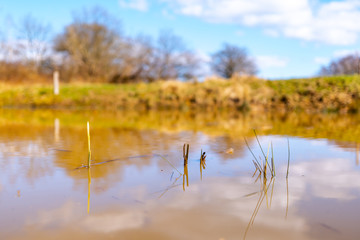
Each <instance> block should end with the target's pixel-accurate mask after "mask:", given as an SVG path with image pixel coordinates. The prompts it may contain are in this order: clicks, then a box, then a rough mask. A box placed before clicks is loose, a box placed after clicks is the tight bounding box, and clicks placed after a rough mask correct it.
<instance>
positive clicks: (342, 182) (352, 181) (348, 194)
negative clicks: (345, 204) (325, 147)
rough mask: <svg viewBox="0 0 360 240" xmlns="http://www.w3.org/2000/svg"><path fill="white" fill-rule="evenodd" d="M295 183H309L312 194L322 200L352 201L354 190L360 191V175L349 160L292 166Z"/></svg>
mask: <svg viewBox="0 0 360 240" xmlns="http://www.w3.org/2000/svg"><path fill="white" fill-rule="evenodd" d="M291 171H292V172H294V173H295V174H301V175H302V174H303V175H304V177H293V178H294V181H298V182H300V181H303V182H305V183H307V184H308V185H309V186H310V187H311V189H312V194H313V195H314V196H317V197H321V198H336V199H338V200H339V199H342V200H350V199H353V198H354V197H355V196H354V195H353V194H354V193H353V189H360V173H359V172H357V171H354V170H353V162H352V161H350V160H348V159H326V160H316V161H313V162H301V163H297V164H294V165H291Z"/></svg>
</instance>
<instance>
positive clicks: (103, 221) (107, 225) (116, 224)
mask: <svg viewBox="0 0 360 240" xmlns="http://www.w3.org/2000/svg"><path fill="white" fill-rule="evenodd" d="M80 224H81V226H82V227H84V228H86V229H87V230H88V231H96V232H104V233H109V232H115V231H120V230H126V229H132V228H140V227H142V226H143V225H144V214H143V213H140V212H137V211H131V212H125V213H122V214H116V213H115V214H104V215H100V216H96V215H95V216H90V217H89V218H86V219H85V220H84V221H83V222H81V223H80Z"/></svg>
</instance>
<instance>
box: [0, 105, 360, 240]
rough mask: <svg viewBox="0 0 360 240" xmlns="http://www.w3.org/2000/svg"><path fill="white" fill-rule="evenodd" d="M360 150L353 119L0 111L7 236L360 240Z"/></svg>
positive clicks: (1, 207)
mask: <svg viewBox="0 0 360 240" xmlns="http://www.w3.org/2000/svg"><path fill="white" fill-rule="evenodd" d="M87 121H89V123H90V135H91V160H92V165H91V167H90V168H88V167H86V165H87V160H88V159H87V158H88V138H87V133H86V131H87V130H86V123H87ZM254 129H255V131H256V134H257V136H258V140H259V142H260V145H259V143H258V141H257V139H256V137H255V133H254ZM245 139H246V141H247V142H248V145H249V148H250V149H249V148H248V146H247V145H246V142H245ZM184 144H189V153H188V164H187V165H186V167H185V166H184V159H183V146H184ZM271 145H272V148H271ZM359 145H360V116H357V115H306V114H296V113H292V114H282V115H274V114H251V113H249V114H240V113H228V112H219V113H212V114H205V113H193V112H143V113H136V112H105V111H72V112H69V111H55V110H53V111H51V110H13V109H12V110H0V212H1V215H0V239H69V238H71V239H157V240H161V239H216V240H220V239H221V240H224V239H226V240H228V239H357V238H358V236H359V234H360V228H359V227H358V226H357V225H358V220H359V219H360V217H359V212H360V167H359ZM260 146H261V148H260ZM250 150H251V151H250ZM201 152H205V155H204V156H205V159H204V161H200V155H201ZM252 152H253V154H254V155H255V157H256V159H257V160H258V161H259V165H260V168H262V170H263V172H264V169H263V168H264V164H263V161H264V159H265V158H264V155H266V156H269V157H268V158H269V164H268V165H266V168H267V170H266V172H267V174H266V175H265V174H263V173H259V171H258V170H257V168H256V167H255V165H254V164H253V160H255V159H254V156H253V155H252ZM263 152H264V153H263ZM289 153H290V158H289ZM271 156H273V159H274V164H273V165H272V164H271V162H270V159H271ZM288 160H290V164H289V165H288ZM258 167H259V166H258ZM288 167H289V169H288ZM271 169H274V171H273V172H274V174H273V175H274V176H271ZM287 173H288V177H286V176H287Z"/></svg>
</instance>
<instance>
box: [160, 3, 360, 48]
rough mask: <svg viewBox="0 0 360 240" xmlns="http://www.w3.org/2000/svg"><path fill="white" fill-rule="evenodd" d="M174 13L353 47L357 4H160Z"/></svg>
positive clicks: (357, 29) (359, 26)
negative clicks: (167, 6) (351, 45)
mask: <svg viewBox="0 0 360 240" xmlns="http://www.w3.org/2000/svg"><path fill="white" fill-rule="evenodd" d="M163 1H165V2H167V3H168V5H169V6H170V7H171V8H173V9H174V11H175V12H177V13H180V14H184V15H189V16H195V17H199V18H202V19H204V20H206V21H210V22H218V23H235V24H239V25H245V26H258V27H262V28H264V30H265V32H267V33H271V34H274V33H277V34H280V35H283V36H286V37H292V38H297V39H301V40H306V41H316V42H322V43H327V44H333V45H350V44H354V43H356V41H357V39H358V35H359V34H360V24H358V22H359V19H360V1H359V0H344V1H336V2H327V3H320V2H316V3H317V4H316V9H315V7H314V4H313V1H309V0H296V1H283V0H253V1H247V0H222V1H213V0H181V1H180V0H175V1H170V0H163Z"/></svg>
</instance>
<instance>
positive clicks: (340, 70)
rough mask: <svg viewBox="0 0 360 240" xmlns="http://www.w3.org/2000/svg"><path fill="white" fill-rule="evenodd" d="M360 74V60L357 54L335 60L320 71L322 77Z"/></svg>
mask: <svg viewBox="0 0 360 240" xmlns="http://www.w3.org/2000/svg"><path fill="white" fill-rule="evenodd" d="M353 74H360V58H359V57H358V56H357V55H356V54H351V55H347V56H345V57H342V58H340V59H336V60H333V61H332V62H331V63H330V64H329V65H328V66H324V67H322V68H321V70H320V75H353Z"/></svg>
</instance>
